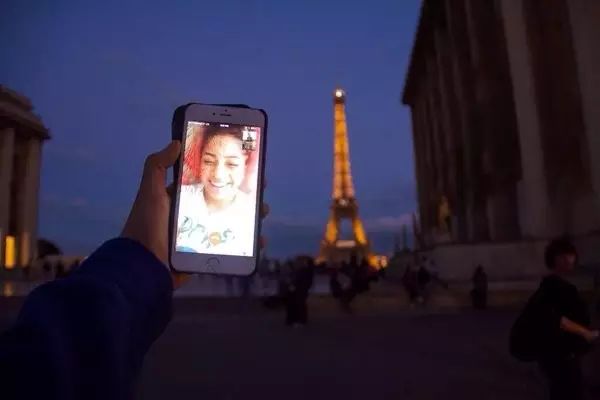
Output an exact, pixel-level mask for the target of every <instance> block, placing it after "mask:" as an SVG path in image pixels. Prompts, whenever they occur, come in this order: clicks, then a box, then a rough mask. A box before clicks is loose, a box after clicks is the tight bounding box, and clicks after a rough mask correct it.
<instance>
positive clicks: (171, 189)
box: [166, 182, 175, 197]
mask: <svg viewBox="0 0 600 400" xmlns="http://www.w3.org/2000/svg"><path fill="white" fill-rule="evenodd" d="M166 190H167V194H168V195H169V197H173V195H174V194H175V182H172V183H171V184H170V185H169V186H167V189H166Z"/></svg>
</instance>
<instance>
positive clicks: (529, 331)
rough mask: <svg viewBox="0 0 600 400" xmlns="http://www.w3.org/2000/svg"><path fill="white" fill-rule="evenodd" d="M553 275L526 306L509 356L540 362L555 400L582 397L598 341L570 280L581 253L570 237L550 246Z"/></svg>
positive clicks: (549, 264) (513, 333)
mask: <svg viewBox="0 0 600 400" xmlns="http://www.w3.org/2000/svg"><path fill="white" fill-rule="evenodd" d="M545 263H546V267H547V268H548V269H549V271H550V273H549V274H548V275H547V276H546V277H544V279H543V280H542V282H541V283H540V286H539V288H538V289H537V291H536V292H535V293H534V294H533V296H532V297H531V298H530V299H529V301H528V302H527V305H526V306H525V308H524V309H523V311H522V312H521V315H520V316H519V317H518V318H517V320H516V321H515V323H514V325H513V327H512V330H511V334H510V352H511V354H512V355H513V356H514V357H515V358H517V359H518V360H520V361H528V362H537V364H538V366H539V368H540V371H541V372H542V374H543V375H544V377H545V378H546V381H547V383H548V389H549V395H550V397H549V398H550V399H551V400H559V399H570V400H580V399H583V398H584V389H583V375H582V372H581V357H582V356H583V355H584V354H585V353H586V352H587V351H589V349H590V345H591V343H592V342H594V341H595V340H596V339H597V338H598V331H597V330H592V329H591V328H590V315H589V311H588V309H587V306H586V304H585V302H584V301H583V300H582V298H581V297H580V295H579V292H578V291H577V288H576V287H575V285H573V284H572V283H570V282H568V281H567V280H566V276H567V275H569V274H570V273H571V272H573V270H574V269H575V266H576V264H577V250H576V248H575V246H574V245H573V244H572V243H571V242H570V241H569V240H568V239H566V238H560V239H555V240H553V241H552V242H550V244H549V245H548V246H547V247H546V251H545Z"/></svg>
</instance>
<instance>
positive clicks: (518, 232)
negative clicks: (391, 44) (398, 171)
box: [402, 0, 600, 277]
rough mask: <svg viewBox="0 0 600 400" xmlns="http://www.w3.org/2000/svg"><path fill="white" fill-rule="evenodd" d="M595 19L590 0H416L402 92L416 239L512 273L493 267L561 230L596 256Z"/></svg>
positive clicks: (599, 112)
mask: <svg viewBox="0 0 600 400" xmlns="http://www.w3.org/2000/svg"><path fill="white" fill-rule="evenodd" d="M598 21H600V2H598V1H596V0H489V1H480V0H425V1H423V3H422V8H421V15H420V20H419V24H418V28H417V33H416V38H415V42H414V47H413V52H412V56H411V61H410V65H409V69H408V73H407V76H406V82H405V87H404V92H403V97H402V101H403V103H404V104H405V105H407V106H409V107H410V109H411V114H412V126H413V139H414V140H413V141H414V155H415V164H416V168H415V170H416V174H417V183H418V204H419V218H420V221H419V225H420V229H419V232H420V243H421V245H422V246H423V247H424V248H425V249H431V251H432V252H433V253H438V256H439V257H440V258H442V259H444V260H446V261H448V262H450V260H451V259H453V257H459V256H460V255H465V254H470V255H471V256H472V259H471V258H469V257H471V256H467V259H468V260H469V261H468V262H470V263H486V262H487V263H488V265H494V264H498V265H495V266H494V267H493V268H492V269H493V270H494V271H495V273H496V274H498V275H503V274H507V275H518V274H519V273H520V271H523V270H528V268H527V267H526V266H524V265H520V264H519V262H517V263H516V264H517V265H516V266H513V267H512V268H511V267H506V266H504V265H500V263H508V261H509V260H514V259H515V257H516V258H520V259H522V260H524V261H523V263H525V262H527V263H529V264H532V263H533V264H539V263H540V259H539V258H538V257H539V256H540V252H541V251H542V249H543V243H545V242H546V241H547V240H548V239H549V238H552V237H556V236H559V235H564V234H568V235H570V236H572V237H573V238H575V240H576V241H577V242H578V243H579V244H580V247H581V248H582V251H583V255H584V256H585V257H584V258H585V259H586V260H587V262H589V263H595V262H600V257H599V256H598V255H597V254H596V252H594V250H593V248H594V247H595V246H596V244H598V241H597V236H598V233H599V232H600V46H598V43H600V24H599V23H598ZM598 249H600V247H598ZM477 254H480V256H477ZM484 254H489V255H491V256H484ZM502 254H504V255H502ZM486 257H495V258H493V259H482V258H486ZM465 268H467V267H465ZM468 268H471V266H469V267H468ZM536 268H537V267H536ZM459 269H460V268H459ZM528 271H529V272H535V271H538V270H536V269H535V268H533V267H531V268H530V269H529V270H528ZM538 272H539V271H538ZM464 273H466V270H465V271H462V272H460V271H459V272H456V274H455V275H456V277H458V275H461V276H462V275H464ZM449 274H450V275H452V274H453V273H452V272H449Z"/></svg>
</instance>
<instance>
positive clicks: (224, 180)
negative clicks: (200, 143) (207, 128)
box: [200, 135, 246, 203]
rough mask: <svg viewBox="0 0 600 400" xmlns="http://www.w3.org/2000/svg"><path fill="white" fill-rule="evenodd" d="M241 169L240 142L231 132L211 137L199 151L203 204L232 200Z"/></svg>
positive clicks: (242, 176)
mask: <svg viewBox="0 0 600 400" xmlns="http://www.w3.org/2000/svg"><path fill="white" fill-rule="evenodd" d="M245 172H246V155H245V154H244V152H243V151H242V141H241V140H240V139H238V138H236V137H234V136H231V135H216V136H213V137H211V138H210V139H209V140H208V142H207V143H206V144H205V146H204V149H203V150H202V168H201V173H200V181H201V182H202V184H203V185H204V196H205V199H206V201H207V203H211V202H218V203H222V202H228V201H233V199H234V198H235V195H236V193H237V192H238V189H239V187H240V185H241V184H242V181H243V180H244V175H245Z"/></svg>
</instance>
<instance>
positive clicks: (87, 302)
mask: <svg viewBox="0 0 600 400" xmlns="http://www.w3.org/2000/svg"><path fill="white" fill-rule="evenodd" d="M180 151H181V144H180V143H179V142H178V141H174V142H172V143H171V144H169V145H168V146H167V147H166V148H164V149H163V150H161V151H160V152H158V153H155V154H152V155H150V156H149V157H148V158H147V160H146V164H145V166H144V172H143V176H142V180H141V183H140V188H139V191H138V194H137V197H136V199H135V201H134V204H133V207H132V209H131V212H130V214H129V217H128V219H127V222H126V223H125V227H124V228H123V231H122V233H121V236H120V237H118V238H115V239H112V240H109V241H108V242H106V243H104V244H103V245H102V246H100V247H99V248H98V249H97V250H96V251H94V252H93V253H92V254H91V255H90V256H89V257H88V258H87V259H86V260H85V261H84V262H83V263H82V264H81V265H80V266H79V267H78V268H77V269H76V270H75V271H73V272H72V273H70V274H69V275H68V276H66V277H65V278H63V279H59V280H55V281H52V282H50V283H47V284H45V285H42V286H40V287H38V288H37V289H35V290H34V291H33V292H32V293H31V294H29V296H28V297H27V299H26V300H25V303H24V304H23V307H22V308H21V311H20V313H19V316H18V318H17V320H16V322H15V324H14V325H13V326H12V327H11V328H10V329H9V330H8V331H6V332H4V333H3V334H2V336H0V377H1V380H2V384H1V385H0V386H1V391H2V399H15V398H18V399H44V400H51V399H61V400H71V399H86V400H89V399H131V398H134V394H135V387H134V382H135V381H136V378H137V376H138V374H139V372H140V368H141V365H142V362H143V360H144V356H145V354H146V352H147V351H148V349H149V348H150V346H151V345H152V343H153V342H154V341H155V340H156V339H157V338H158V337H159V336H160V335H161V333H162V332H163V331H164V330H165V328H166V326H167V324H168V322H169V320H170V318H171V301H172V296H173V289H174V288H176V287H178V286H179V285H181V284H182V283H183V282H184V281H185V280H186V279H187V275H184V274H175V273H172V271H171V270H170V269H169V267H168V252H169V249H168V243H169V240H168V233H169V210H170V202H171V199H170V195H169V194H168V193H167V190H166V189H165V181H166V177H167V169H168V168H169V167H170V166H172V165H173V164H174V163H175V161H176V159H177V158H178V157H179V155H180ZM32 379H33V380H34V382H35V383H33V384H32Z"/></svg>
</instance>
